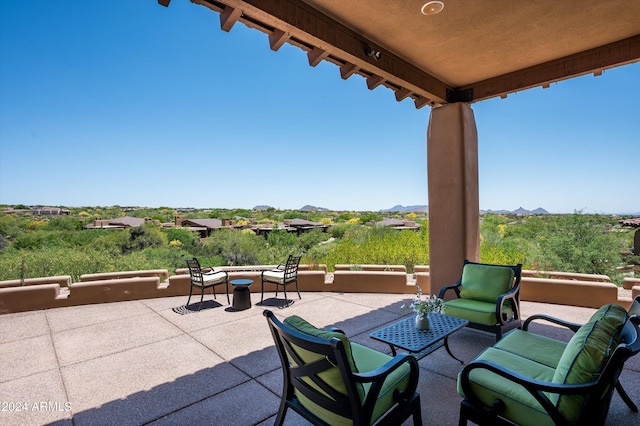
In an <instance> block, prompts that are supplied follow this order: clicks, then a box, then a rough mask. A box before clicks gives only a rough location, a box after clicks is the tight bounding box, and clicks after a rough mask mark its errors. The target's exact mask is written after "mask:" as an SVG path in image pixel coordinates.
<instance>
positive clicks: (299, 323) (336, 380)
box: [284, 315, 363, 395]
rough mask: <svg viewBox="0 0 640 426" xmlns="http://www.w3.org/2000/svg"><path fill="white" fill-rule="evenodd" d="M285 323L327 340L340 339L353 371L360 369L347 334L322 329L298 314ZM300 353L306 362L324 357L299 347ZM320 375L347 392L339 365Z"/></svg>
mask: <svg viewBox="0 0 640 426" xmlns="http://www.w3.org/2000/svg"><path fill="white" fill-rule="evenodd" d="M284 323H285V324H286V325H288V326H289V327H291V328H293V329H294V330H296V331H298V332H300V333H303V334H307V335H309V336H314V337H319V338H321V339H327V340H331V339H333V338H334V337H335V338H337V339H340V340H341V341H342V344H343V345H344V348H345V353H346V355H347V360H348V362H349V366H350V367H351V371H353V372H357V371H358V369H357V368H356V364H355V361H354V360H353V355H352V353H351V344H350V343H349V339H348V338H347V336H345V335H344V334H343V333H340V332H336V331H326V330H321V329H319V328H316V327H314V326H313V325H311V324H309V323H308V322H307V321H305V320H304V319H302V318H300V317H299V316H297V315H292V316H290V317H288V318H286V319H285V320H284ZM299 355H300V357H301V358H302V359H303V360H304V361H305V362H311V361H314V360H317V359H319V358H322V355H320V354H317V353H313V352H309V351H307V350H304V349H302V348H299ZM318 376H319V377H320V378H321V379H322V380H324V381H325V382H326V383H327V384H328V385H329V386H331V387H332V388H334V389H335V390H337V391H338V392H340V393H342V394H345V395H346V394H347V390H346V387H345V384H344V379H343V378H342V375H341V373H340V369H339V368H338V367H337V366H336V367H334V368H331V369H328V370H326V371H324V372H322V373H320V374H318ZM308 383H311V382H310V381H308ZM359 391H360V395H362V394H363V391H362V389H359Z"/></svg>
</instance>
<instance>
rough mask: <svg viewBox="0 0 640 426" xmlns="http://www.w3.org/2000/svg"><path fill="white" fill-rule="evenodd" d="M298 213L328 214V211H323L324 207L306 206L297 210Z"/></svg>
mask: <svg viewBox="0 0 640 426" xmlns="http://www.w3.org/2000/svg"><path fill="white" fill-rule="evenodd" d="M298 211H301V212H328V211H329V209H325V208H324V207H316V206H310V205H308V204H307V205H306V206H304V207H302V208H300V209H298Z"/></svg>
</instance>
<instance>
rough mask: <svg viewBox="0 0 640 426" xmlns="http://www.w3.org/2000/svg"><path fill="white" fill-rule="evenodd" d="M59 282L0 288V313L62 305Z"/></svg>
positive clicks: (64, 297) (63, 297)
mask: <svg viewBox="0 0 640 426" xmlns="http://www.w3.org/2000/svg"><path fill="white" fill-rule="evenodd" d="M61 298H62V299H66V296H61V295H60V284H39V285H30V286H20V287H4V288H0V314H11V313H15V312H26V311H35V310H40V309H48V308H56V307H60V306H65V305H62V304H60V303H58V302H60V299H61Z"/></svg>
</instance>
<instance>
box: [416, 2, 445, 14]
mask: <svg viewBox="0 0 640 426" xmlns="http://www.w3.org/2000/svg"><path fill="white" fill-rule="evenodd" d="M442 9H444V3H443V2H441V1H428V2H426V3H425V4H424V5H422V9H420V11H421V12H422V14H423V15H437V14H438V13H440V12H442Z"/></svg>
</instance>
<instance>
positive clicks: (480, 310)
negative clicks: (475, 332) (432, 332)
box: [444, 299, 513, 325]
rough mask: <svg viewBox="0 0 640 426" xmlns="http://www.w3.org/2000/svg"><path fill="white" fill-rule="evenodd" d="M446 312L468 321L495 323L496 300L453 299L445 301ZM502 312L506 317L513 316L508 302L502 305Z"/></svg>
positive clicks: (486, 323) (496, 320)
mask: <svg viewBox="0 0 640 426" xmlns="http://www.w3.org/2000/svg"><path fill="white" fill-rule="evenodd" d="M444 305H445V306H446V311H445V312H446V313H447V315H449V316H452V317H457V318H463V319H466V320H467V321H469V322H475V323H478V324H485V325H496V324H497V323H498V319H497V318H496V302H495V300H494V301H493V302H484V301H481V300H472V299H453V300H449V301H447V302H445V304H444ZM502 313H503V314H505V315H506V316H507V318H513V309H512V308H511V305H510V304H509V303H505V304H504V305H503V309H502Z"/></svg>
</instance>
